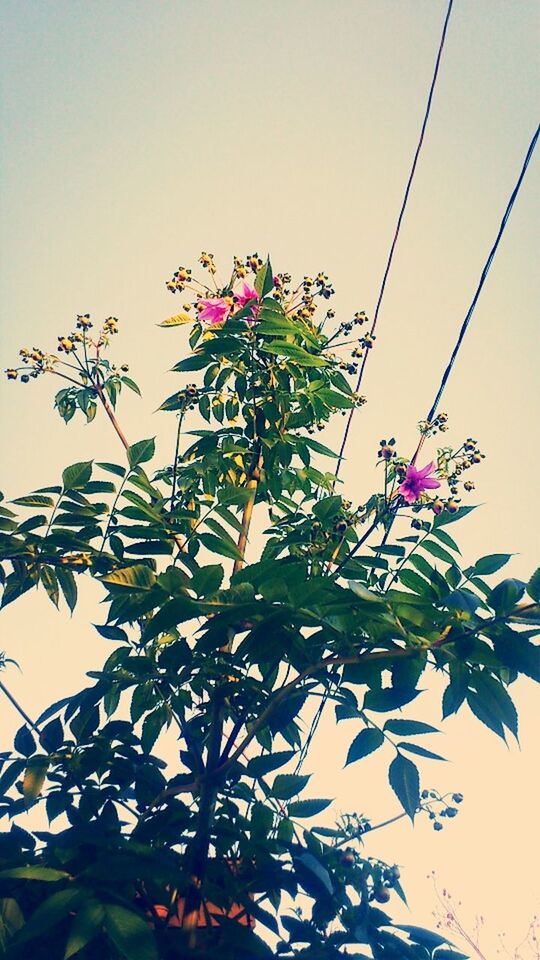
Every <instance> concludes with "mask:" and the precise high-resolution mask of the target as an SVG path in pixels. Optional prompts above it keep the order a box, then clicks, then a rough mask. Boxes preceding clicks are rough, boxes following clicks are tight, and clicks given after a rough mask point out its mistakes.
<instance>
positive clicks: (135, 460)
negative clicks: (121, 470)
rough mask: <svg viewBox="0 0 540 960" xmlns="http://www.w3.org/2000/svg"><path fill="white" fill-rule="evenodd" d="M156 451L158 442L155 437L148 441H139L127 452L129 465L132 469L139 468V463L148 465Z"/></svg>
mask: <svg viewBox="0 0 540 960" xmlns="http://www.w3.org/2000/svg"><path fill="white" fill-rule="evenodd" d="M155 450H156V441H155V438H154V437H150V438H149V439H148V440H137V443H133V444H132V445H131V446H130V447H129V448H128V451H127V458H128V463H129V465H130V467H131V469H133V467H137V466H138V465H139V463H146V462H147V461H148V460H151V459H152V457H153V456H154V453H155Z"/></svg>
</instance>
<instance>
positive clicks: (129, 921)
mask: <svg viewBox="0 0 540 960" xmlns="http://www.w3.org/2000/svg"><path fill="white" fill-rule="evenodd" d="M105 929H106V931H107V934H108V936H109V939H110V940H111V941H112V943H113V945H114V946H115V947H116V949H117V950H118V952H119V953H120V955H121V956H123V957H126V958H127V960H159V957H158V951H157V945H156V941H155V940H154V937H153V935H152V932H151V930H150V927H149V924H148V920H147V919H146V917H143V916H142V915H141V914H140V913H135V912H134V911H133V910H127V909H126V907H120V906H116V905H114V904H107V905H106V907H105Z"/></svg>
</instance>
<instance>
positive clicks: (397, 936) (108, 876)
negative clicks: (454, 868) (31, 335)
mask: <svg viewBox="0 0 540 960" xmlns="http://www.w3.org/2000/svg"><path fill="white" fill-rule="evenodd" d="M201 264H202V266H203V267H204V268H206V270H207V271H208V283H202V282H200V281H196V280H195V279H194V278H193V276H192V272H191V271H190V270H188V269H184V268H179V270H178V271H177V272H176V273H175V274H174V276H173V278H172V279H171V280H170V281H169V283H168V284H167V286H168V287H169V289H170V290H171V291H172V292H173V293H180V294H184V297H185V299H186V300H188V301H189V302H187V303H185V304H184V306H183V311H182V312H181V313H179V314H176V315H175V316H173V317H171V318H169V319H168V320H166V321H164V323H162V324H161V326H163V327H167V328H176V327H181V326H184V325H185V326H187V327H188V328H189V344H190V347H191V352H190V353H189V354H188V355H187V356H183V357H182V358H181V359H180V360H179V361H178V363H176V365H175V367H174V370H175V371H177V372H178V373H179V374H181V375H187V376H188V377H193V378H194V379H195V380H196V382H193V383H182V384H181V385H180V387H179V389H178V390H177V391H176V392H175V393H174V394H172V396H170V397H168V398H167V399H166V400H165V401H164V402H163V404H162V405H161V410H164V411H170V412H172V413H173V414H174V415H175V416H176V417H177V420H178V430H177V438H176V444H175V450H174V452H172V451H171V456H172V462H171V463H168V464H166V465H165V466H157V465H156V464H155V463H154V456H155V451H154V440H153V439H146V440H138V441H137V442H134V443H132V444H130V443H129V442H128V440H127V439H126V437H125V434H124V432H123V430H122V428H121V426H120V423H119V421H118V419H117V415H116V404H117V400H118V395H119V393H120V390H121V388H122V386H126V387H128V388H130V389H131V390H134V391H135V392H139V391H138V387H137V385H136V384H135V382H134V381H133V380H131V379H130V378H129V377H128V376H127V366H126V365H125V364H123V365H121V366H119V367H118V366H114V365H112V364H111V363H110V362H109V361H108V360H106V359H105V358H104V352H105V350H106V348H107V347H108V345H109V341H110V339H111V337H112V336H113V335H114V334H116V332H117V329H118V322H117V320H116V319H115V318H109V319H108V320H106V321H105V323H104V325H103V327H102V328H101V329H100V330H99V331H98V332H97V333H94V330H93V327H92V322H91V319H90V317H89V316H88V315H85V316H81V317H78V318H77V324H76V329H75V331H74V332H73V333H71V334H70V335H69V336H62V337H60V338H59V342H58V352H59V356H54V355H50V354H47V353H44V352H43V351H41V350H39V349H36V348H34V349H32V350H30V349H24V350H22V351H21V358H22V362H21V366H20V367H13V368H10V369H9V370H8V371H7V375H8V377H9V378H10V379H12V380H15V379H20V380H22V381H25V382H26V381H28V380H29V379H31V378H36V377H39V376H41V375H42V374H47V373H50V374H52V375H55V376H60V377H62V378H63V379H64V381H65V382H66V384H67V385H66V386H63V388H62V389H61V390H60V392H59V393H58V394H57V396H56V407H57V409H58V411H59V413H60V415H61V416H62V417H63V418H64V420H66V422H67V421H68V420H70V419H71V418H72V417H73V416H74V415H75V414H76V413H77V412H78V411H80V412H81V413H82V414H83V415H84V416H86V418H87V419H88V420H92V419H93V418H94V416H95V415H96V413H97V411H98V409H99V408H100V407H101V408H102V409H103V410H104V412H105V414H106V415H107V417H108V418H109V420H110V422H111V424H112V426H113V428H114V429H115V430H116V433H117V434H118V437H119V440H120V441H121V443H122V444H123V446H124V448H125V457H124V458H121V462H120V463H105V462H95V461H94V460H88V461H86V462H83V463H76V464H73V465H71V466H68V467H67V468H66V469H65V470H64V472H63V475H62V479H61V482H60V483H57V484H55V485H53V486H50V487H47V488H43V489H40V490H36V491H34V492H32V493H30V494H27V495H25V496H21V497H18V498H17V499H15V500H14V501H13V503H14V504H16V505H17V506H19V507H23V508H25V509H28V510H30V511H31V513H30V515H29V516H26V518H25V519H23V520H20V519H19V517H18V516H16V515H15V513H14V512H13V511H12V510H11V509H10V508H6V507H4V506H2V507H1V508H0V514H1V518H2V530H3V533H2V538H1V541H0V550H1V553H0V558H1V560H2V570H3V572H4V577H5V583H4V596H3V605H4V606H5V605H6V604H8V603H11V602H13V601H15V600H17V599H18V598H19V597H20V596H21V595H23V594H24V593H26V592H27V591H28V590H30V589H31V588H33V587H36V586H41V587H42V588H43V589H45V591H46V592H47V594H48V596H49V597H50V599H51V600H52V602H53V603H54V604H55V605H56V606H58V605H59V603H60V599H61V597H63V598H64V600H65V602H66V603H67V605H68V607H69V609H70V610H73V609H74V607H75V604H76V602H77V591H78V582H79V579H80V577H83V576H85V577H89V576H90V577H92V578H94V579H96V580H97V581H98V582H99V583H100V584H101V586H102V588H103V591H104V597H105V600H106V602H107V604H108V615H107V618H106V622H105V623H104V624H102V625H99V626H97V628H96V629H97V630H98V632H99V633H100V634H101V635H102V636H103V637H105V638H107V639H108V640H110V641H111V642H112V643H113V644H114V648H113V651H112V653H111V654H110V656H109V657H108V658H107V660H106V662H105V664H104V665H103V667H102V668H101V669H100V670H96V671H92V672H90V674H89V675H88V676H89V678H90V683H89V685H88V686H86V687H85V688H84V689H83V690H81V691H80V692H79V693H76V694H75V695H71V696H67V697H66V698H65V699H64V700H62V701H61V702H59V703H55V704H52V706H51V707H50V708H48V709H47V710H46V711H45V712H44V713H43V714H42V715H41V717H39V718H38V719H37V720H36V721H33V720H32V719H31V717H30V716H29V714H27V713H26V712H25V711H24V710H23V708H22V707H21V706H20V705H19V704H18V703H17V702H16V701H15V700H14V698H13V697H11V694H10V693H9V690H8V688H7V687H6V686H5V685H2V690H3V691H4V693H6V694H7V695H8V696H9V697H10V699H11V701H12V704H13V705H14V706H15V707H16V708H17V709H18V710H19V711H20V712H21V714H22V716H23V718H24V720H25V723H24V725H23V726H22V727H21V729H20V730H19V732H18V733H17V735H16V737H15V742H14V748H13V750H10V751H6V752H5V753H4V754H2V761H3V766H2V770H1V773H0V812H1V813H2V815H3V816H4V817H5V818H9V820H11V828H10V829H9V830H8V831H6V832H5V833H3V834H2V835H1V837H0V898H2V899H0V951H1V952H3V954H4V955H5V956H6V957H7V958H13V960H16V958H30V957H32V958H35V960H40V958H47V960H56V958H59V960H61V958H63V960H67V958H69V957H80V958H81V960H92V958H98V957H99V958H103V957H110V958H128V960H155V958H158V957H162V958H180V957H186V958H191V957H193V958H197V957H199V958H203V957H216V956H218V955H220V956H221V957H223V958H224V960H227V958H229V960H237V958H238V960H240V958H252V957H267V956H283V957H306V958H311V960H315V958H334V957H341V956H344V955H345V952H346V950H347V949H349V950H353V951H354V950H356V953H355V955H357V956H363V957H369V956H373V957H374V958H376V960H383V958H384V960H386V958H390V960H391V958H413V960H436V958H438V960H444V958H446V960H452V958H454V960H455V958H458V957H461V956H463V955H462V954H460V953H459V952H457V951H456V950H453V949H452V948H451V947H450V946H449V945H448V944H447V943H446V941H445V940H444V938H443V937H442V936H440V935H439V934H434V933H430V932H428V931H425V930H422V929H420V928H417V927H412V926H404V925H398V924H395V923H393V921H392V920H391V918H390V916H389V915H388V914H387V913H386V912H385V911H384V910H382V909H381V906H382V905H384V904H386V903H387V902H388V901H390V900H391V898H392V896H393V895H394V894H395V895H397V896H399V897H401V898H402V899H404V893H403V890H402V887H401V885H400V872H399V870H398V868H397V867H396V866H393V865H389V864H386V863H383V862H382V861H380V860H378V859H375V858H373V857H372V856H367V855H366V854H365V852H364V849H363V840H364V836H365V834H366V832H367V831H368V830H370V829H372V828H373V827H374V826H381V824H377V823H373V822H372V820H371V819H370V818H367V817H365V816H363V815H362V814H361V813H360V812H359V811H353V812H351V813H350V814H348V815H345V816H342V817H340V818H339V819H338V821H337V823H336V824H335V825H334V826H328V824H329V823H330V822H331V820H329V819H328V814H326V815H325V818H324V820H323V822H322V823H320V822H319V820H318V818H319V816H320V814H321V813H322V812H323V811H325V810H326V809H327V808H328V807H329V806H330V804H331V801H330V800H328V799H320V798H317V797H313V796H312V792H311V788H310V776H309V774H307V773H304V772H303V761H304V759H305V756H306V753H307V752H308V750H309V746H310V744H311V741H312V737H313V735H314V733H315V730H316V723H315V722H314V723H312V725H311V728H310V730H309V732H308V733H306V732H305V729H306V728H305V725H304V724H302V723H301V718H305V717H306V716H309V715H310V708H311V713H313V707H314V706H315V707H316V706H317V705H319V704H321V703H322V704H323V705H324V706H326V707H327V708H329V707H330V705H333V706H334V709H335V716H336V721H337V722H339V721H341V720H343V719H345V718H347V719H349V720H352V721H354V722H353V723H349V725H347V730H352V738H351V742H350V744H349V746H348V752H347V753H346V755H344V762H345V763H347V764H352V763H358V762H359V761H360V760H362V758H364V757H365V756H367V755H368V754H371V753H373V752H374V751H380V756H381V764H383V763H385V762H387V761H389V765H388V779H389V784H390V786H389V789H392V790H393V791H394V793H395V795H396V798H397V801H398V802H399V804H400V806H401V809H402V813H400V814H397V817H399V816H408V817H410V818H411V820H413V819H414V818H415V816H416V815H417V814H418V813H423V814H425V815H427V816H429V817H430V818H431V820H432V821H433V824H434V826H435V828H436V829H441V828H442V825H443V822H445V821H446V820H447V819H452V818H453V817H454V816H455V815H456V813H457V812H458V806H459V803H460V802H461V800H462V797H461V795H460V794H457V793H456V794H453V795H452V796H444V797H441V796H440V795H439V794H438V793H437V791H435V790H432V789H428V788H425V787H422V786H421V780H420V776H421V772H422V771H421V769H420V770H419V769H418V766H417V763H418V762H420V761H421V760H422V758H430V759H442V758H441V757H440V756H439V754H437V753H434V752H433V751H432V750H431V749H427V748H426V747H424V746H423V745H422V742H420V743H419V742H418V739H417V738H418V737H421V738H424V737H425V735H426V734H434V733H436V732H437V731H436V728H435V727H433V726H431V725H428V724H426V723H423V722H419V721H417V720H413V719H410V718H409V716H408V715H407V716H403V715H402V714H401V711H402V709H403V708H404V707H406V706H407V705H408V704H409V703H412V702H413V701H414V700H415V698H416V697H417V696H418V694H419V692H420V691H419V688H418V685H419V681H420V678H422V683H423V685H424V687H425V686H426V684H427V683H429V679H430V676H431V675H432V671H433V670H436V671H437V672H438V673H439V674H441V675H442V676H443V677H444V678H445V679H446V681H447V684H446V689H445V692H444V697H443V716H444V717H447V716H449V715H450V714H453V713H455V712H456V711H458V710H459V709H460V708H461V707H462V705H463V704H465V703H467V704H468V705H469V707H470V709H471V711H472V713H473V714H474V715H475V717H476V718H478V719H479V720H480V721H481V722H482V723H484V724H486V725H487V726H488V727H489V728H490V729H492V730H493V731H494V732H495V733H497V734H498V735H499V736H501V737H503V738H504V737H505V735H506V732H507V731H510V733H512V734H513V735H514V736H517V715H516V710H515V707H514V704H513V702H512V699H511V697H510V694H509V692H508V688H509V686H510V685H511V684H512V683H513V682H514V681H515V679H516V678H517V677H518V675H519V674H525V675H527V676H530V677H533V678H534V679H536V680H538V679H539V665H538V648H537V647H535V646H534V644H533V642H532V639H533V637H534V636H535V635H536V634H537V633H538V629H537V628H536V625H537V624H538V622H539V619H540V605H539V601H540V572H539V571H537V572H536V574H535V575H534V576H533V577H532V578H531V580H530V581H529V583H528V584H525V583H522V582H521V581H518V580H515V579H506V580H503V581H502V582H500V583H498V584H497V585H496V586H492V585H491V583H488V582H486V579H485V578H486V577H490V576H491V575H492V574H495V573H497V572H498V570H499V569H501V568H502V567H503V566H504V565H505V563H506V562H507V561H508V560H509V556H508V555H507V554H497V555H491V556H486V557H483V558H482V559H480V560H479V561H478V562H477V563H476V564H474V565H473V566H466V567H463V565H462V561H461V555H460V552H459V548H458V547H457V545H456V543H455V541H454V539H453V538H452V536H451V535H450V534H449V532H448V526H449V524H451V523H453V522H454V521H456V520H458V519H460V518H461V517H463V516H464V515H466V514H467V513H468V512H469V511H470V510H472V509H474V508H473V507H472V506H464V505H462V503H461V499H460V495H461V493H462V492H463V493H466V492H470V491H471V490H472V488H473V486H474V484H473V483H472V481H470V480H469V479H465V477H467V478H468V476H469V472H468V471H469V469H470V468H471V467H473V466H474V465H475V464H476V463H477V462H479V461H480V460H481V458H482V454H481V453H480V451H479V449H478V446H477V444H476V442H475V441H474V440H472V439H470V438H469V439H467V440H466V441H465V442H464V444H462V445H461V446H460V447H459V448H457V449H455V450H454V449H452V448H450V447H443V448H440V449H439V450H438V451H437V454H435V453H434V454H433V460H434V461H435V460H436V466H435V465H434V463H431V464H427V465H426V466H425V467H423V468H420V467H419V466H417V459H418V454H419V451H417V455H416V456H415V457H414V458H413V459H412V461H410V460H409V459H408V458H403V457H399V456H398V455H397V452H396V444H395V440H394V439H393V438H391V439H390V440H388V441H386V440H383V441H381V445H380V449H379V451H378V459H379V461H380V463H381V471H382V473H381V485H380V489H379V490H378V491H376V492H374V493H373V495H372V496H370V497H369V499H368V500H367V501H366V502H364V503H361V504H353V503H352V502H351V501H349V500H346V499H345V498H344V497H343V496H342V495H341V493H340V492H338V487H337V484H336V478H335V474H334V473H333V472H332V470H331V469H328V467H324V466H322V464H323V463H325V464H328V463H329V464H330V466H331V465H332V462H335V454H333V452H332V451H331V450H330V449H328V448H327V447H326V446H325V445H324V444H322V443H321V442H320V441H319V440H317V439H316V437H315V434H316V432H317V430H321V429H323V428H324V426H325V425H326V423H327V422H328V421H329V419H330V418H331V417H332V416H333V415H334V414H336V413H345V412H346V411H348V410H350V409H351V408H352V407H353V406H354V405H361V404H362V403H363V402H364V401H363V398H362V397H360V396H357V395H355V394H354V392H353V391H352V389H351V386H350V383H349V378H350V376H351V375H354V374H355V373H356V370H357V365H358V363H359V362H361V360H362V358H363V356H365V354H366V352H367V351H369V350H370V349H372V347H373V338H371V337H370V336H369V335H368V334H365V333H363V332H362V325H363V323H364V321H365V316H364V314H363V313H357V314H356V315H355V316H354V317H353V318H352V319H351V320H350V321H348V320H347V321H345V322H344V323H341V324H339V325H336V324H335V321H334V313H333V311H332V310H331V309H327V302H328V300H329V299H330V297H331V296H332V294H333V288H332V286H331V284H330V282H329V281H328V278H327V277H326V276H325V275H324V274H319V275H318V276H317V277H315V278H308V277H306V278H304V280H303V281H302V283H300V284H299V286H298V287H296V289H293V288H292V286H291V279H290V277H289V276H288V275H286V274H278V275H274V274H273V271H272V268H271V265H270V262H269V261H267V262H266V263H263V262H262V261H261V260H260V259H259V257H258V256H257V255H256V254H254V255H252V256H249V257H247V258H246V260H245V261H240V260H239V259H237V258H235V261H234V267H233V270H232V274H231V277H230V279H229V281H228V282H226V283H221V282H219V281H218V280H217V274H216V268H215V266H214V261H213V258H212V257H211V255H209V254H206V253H203V254H202V256H201ZM249 277H253V280H252V281H251V280H248V278H249ZM321 307H322V310H321ZM446 427H447V423H446V416H445V415H444V414H439V415H437V416H436V417H435V419H434V420H433V422H431V423H424V424H421V440H420V444H419V449H420V448H421V447H422V445H423V444H424V443H427V444H430V443H431V442H432V438H433V437H434V436H435V435H436V434H438V433H439V432H441V431H445V430H446ZM434 491H437V492H436V493H435V492H434ZM36 511H38V512H37V513H36ZM400 518H407V519H408V520H409V521H410V527H411V529H410V531H409V533H407V534H406V535H401V536H395V535H394V531H395V530H396V529H401V530H402V527H401V528H400V527H399V525H398V526H397V527H395V526H394V522H395V521H396V519H400ZM255 523H257V528H256V529H257V531H261V532H257V533H256V534H255V533H254V530H255V526H254V524H255ZM250 538H251V543H250ZM315 713H316V716H317V715H318V713H319V711H318V710H316V711H315ZM407 713H408V711H407ZM167 731H169V737H170V736H171V731H172V732H173V736H174V737H175V738H176V740H177V742H178V744H179V748H180V749H179V754H178V760H177V762H175V763H166V762H165V761H164V760H163V759H161V758H160V756H159V753H160V751H161V752H163V750H162V748H163V744H164V742H165V741H166V737H167ZM38 806H39V807H41V806H44V807H45V812H46V815H47V818H48V821H49V823H50V827H49V829H47V830H36V831H34V832H31V831H28V829H27V828H26V824H27V822H28V820H27V814H28V811H29V810H31V809H32V808H34V807H38ZM21 823H24V824H25V826H24V827H22V826H21V825H20V824H21ZM254 925H256V927H255V929H254ZM269 943H272V944H273V946H271V947H270V946H268V944H269Z"/></svg>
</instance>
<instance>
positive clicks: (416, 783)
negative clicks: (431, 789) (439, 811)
mask: <svg viewBox="0 0 540 960" xmlns="http://www.w3.org/2000/svg"><path fill="white" fill-rule="evenodd" d="M388 779H389V782H390V786H391V787H392V790H393V791H394V793H395V794H396V797H397V798H398V800H399V802H400V803H401V806H402V807H403V809H404V811H405V813H406V814H408V816H409V817H410V818H411V820H414V815H415V813H416V811H417V810H418V805H419V803H420V778H419V776H418V769H417V767H416V766H415V764H414V763H413V762H412V760H408V759H407V758H406V757H403V756H401V754H399V755H398V756H397V757H396V758H395V760H392V763H391V764H390V768H389V770H388Z"/></svg>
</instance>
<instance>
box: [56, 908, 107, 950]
mask: <svg viewBox="0 0 540 960" xmlns="http://www.w3.org/2000/svg"><path fill="white" fill-rule="evenodd" d="M104 919H105V908H104V906H103V904H102V903H98V901H97V900H88V901H87V902H86V903H85V904H84V906H82V907H81V909H80V910H79V912H78V913H77V915H76V916H75V918H74V920H73V923H72V924H71V927H70V930H69V935H68V939H67V943H66V950H65V953H64V960H69V958H70V957H74V956H75V954H76V953H79V952H80V951H81V950H82V949H83V948H84V947H85V946H86V944H87V943H90V942H91V941H92V940H94V938H95V937H98V936H99V935H100V933H101V927H102V924H103V921H104Z"/></svg>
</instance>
